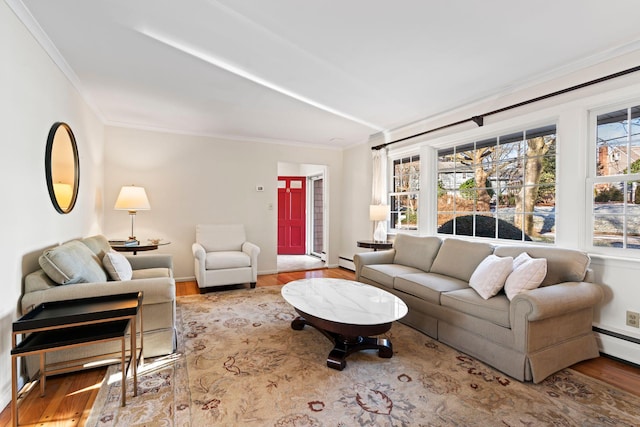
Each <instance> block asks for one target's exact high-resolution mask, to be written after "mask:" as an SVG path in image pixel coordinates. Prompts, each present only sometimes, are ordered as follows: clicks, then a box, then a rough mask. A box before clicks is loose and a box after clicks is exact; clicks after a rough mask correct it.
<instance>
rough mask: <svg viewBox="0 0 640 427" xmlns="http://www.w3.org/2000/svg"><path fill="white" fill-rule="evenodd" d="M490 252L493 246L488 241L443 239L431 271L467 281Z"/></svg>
mask: <svg viewBox="0 0 640 427" xmlns="http://www.w3.org/2000/svg"><path fill="white" fill-rule="evenodd" d="M492 253H493V246H492V245H491V244H489V243H483V242H470V241H466V240H460V239H452V238H450V239H445V240H444V241H443V242H442V245H441V246H440V250H439V251H438V255H437V256H436V259H435V260H433V265H432V266H431V273H438V274H443V275H445V276H450V277H455V278H456V279H460V280H464V281H465V282H468V281H469V279H470V278H471V275H472V274H473V272H474V271H475V270H476V268H477V267H478V265H480V263H481V262H482V260H484V259H485V258H486V257H488V256H489V255H491V254H492ZM501 256H506V255H501Z"/></svg>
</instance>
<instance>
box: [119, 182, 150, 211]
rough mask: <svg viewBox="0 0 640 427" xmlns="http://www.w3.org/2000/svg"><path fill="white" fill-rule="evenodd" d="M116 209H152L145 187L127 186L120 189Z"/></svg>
mask: <svg viewBox="0 0 640 427" xmlns="http://www.w3.org/2000/svg"><path fill="white" fill-rule="evenodd" d="M114 209H116V210H121V211H148V210H149V209H151V205H149V199H148V198H147V193H146V192H145V191H144V187H136V186H135V185H125V186H123V187H122V189H120V194H119V195H118V199H117V200H116V205H115V206H114Z"/></svg>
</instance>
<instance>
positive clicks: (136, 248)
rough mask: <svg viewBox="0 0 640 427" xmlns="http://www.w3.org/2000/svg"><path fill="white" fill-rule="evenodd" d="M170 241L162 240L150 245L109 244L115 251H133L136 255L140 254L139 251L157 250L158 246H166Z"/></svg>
mask: <svg viewBox="0 0 640 427" xmlns="http://www.w3.org/2000/svg"><path fill="white" fill-rule="evenodd" d="M170 243H171V242H160V243H156V244H148V245H144V244H137V245H125V244H122V243H114V242H109V245H110V246H111V248H112V249H113V250H114V251H118V252H133V254H134V255H138V252H144V251H155V250H156V249H158V246H164V245H168V244H170Z"/></svg>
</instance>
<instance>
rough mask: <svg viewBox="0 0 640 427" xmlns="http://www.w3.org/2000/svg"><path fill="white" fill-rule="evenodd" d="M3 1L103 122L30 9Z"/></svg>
mask: <svg viewBox="0 0 640 427" xmlns="http://www.w3.org/2000/svg"><path fill="white" fill-rule="evenodd" d="M5 3H6V4H7V6H9V8H11V10H12V11H13V13H14V14H15V15H16V17H17V18H18V19H19V20H20V21H21V22H22V24H23V25H24V26H25V28H26V29H27V31H29V32H30V33H31V35H32V36H33V38H34V39H35V40H36V42H37V43H38V44H39V45H40V47H42V49H43V50H44V51H45V52H46V53H47V55H48V56H49V58H51V60H52V61H53V62H54V64H56V66H57V67H58V68H59V69H60V71H61V72H62V74H64V76H65V77H66V78H67V80H69V82H70V83H71V85H72V86H73V87H74V88H75V89H76V91H78V93H79V94H80V97H81V98H82V99H83V100H84V102H85V103H86V104H87V105H88V106H89V108H90V109H91V110H92V111H93V112H94V113H95V114H96V116H98V118H99V119H100V121H101V122H102V123H103V124H105V118H104V115H103V114H102V112H101V111H100V109H99V108H98V107H97V105H96V104H95V102H93V100H92V99H91V97H90V96H89V95H88V94H87V92H86V90H84V88H83V86H82V83H81V82H80V79H79V78H78V76H77V75H76V73H75V72H74V71H73V69H72V68H71V67H70V66H69V64H68V63H67V61H66V60H65V59H64V57H63V56H62V54H61V53H60V51H59V50H58V48H57V47H56V46H55V45H54V44H53V42H52V41H51V39H50V38H49V36H48V35H47V33H46V32H45V31H44V30H43V29H42V27H41V26H40V24H39V23H38V21H36V19H35V18H34V17H33V15H32V14H31V11H30V10H29V8H27V6H26V5H25V4H24V3H23V2H22V1H21V0H5Z"/></svg>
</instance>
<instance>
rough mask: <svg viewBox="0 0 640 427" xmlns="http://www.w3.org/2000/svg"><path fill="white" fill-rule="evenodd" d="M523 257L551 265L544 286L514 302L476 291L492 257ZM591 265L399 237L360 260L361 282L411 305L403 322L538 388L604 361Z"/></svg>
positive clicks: (551, 251) (534, 251) (580, 259)
mask: <svg viewBox="0 0 640 427" xmlns="http://www.w3.org/2000/svg"><path fill="white" fill-rule="evenodd" d="M522 252H526V253H527V254H528V255H529V256H530V257H532V258H534V259H535V258H546V260H547V261H546V275H544V272H543V273H542V274H543V276H541V277H544V279H543V280H542V283H541V285H540V286H539V287H537V288H535V289H532V290H527V291H524V292H522V293H519V294H517V295H515V296H512V299H511V300H510V299H509V298H507V295H506V294H505V292H504V291H499V293H498V294H497V295H495V296H492V297H489V298H488V299H484V298H483V297H481V296H480V295H479V293H478V292H477V291H476V289H474V288H471V287H470V285H469V280H470V278H471V277H472V275H473V274H474V272H475V271H476V268H478V266H479V265H480V264H481V263H482V262H483V260H485V258H487V257H488V256H489V255H491V254H493V255H496V256H498V257H501V259H504V258H505V257H513V258H516V257H517V256H518V255H519V254H521V253H522ZM524 256H526V255H524ZM589 262H590V260H589V257H588V255H587V254H585V253H583V252H580V251H575V250H569V249H560V248H554V247H547V246H534V245H531V246H524V245H518V246H507V245H504V246H494V245H491V244H489V243H484V242H477V241H465V240H461V239H455V238H448V239H440V238H439V237H436V236H430V237H417V236H410V235H405V234H399V235H398V236H396V239H395V241H394V247H393V249H391V250H388V251H379V252H368V253H360V254H356V255H355V257H354V264H355V267H356V280H358V281H360V282H363V283H368V284H371V285H374V286H377V287H379V288H382V289H385V290H387V291H389V292H391V293H393V294H395V295H397V296H398V297H400V298H401V299H402V300H403V301H404V302H405V303H406V304H407V305H408V306H409V313H408V315H407V316H406V317H405V318H404V319H402V320H401V321H402V322H403V323H406V324H407V325H410V326H412V327H414V328H416V329H418V330H420V331H422V332H424V333H425V334H427V335H429V336H431V337H433V338H435V339H438V340H439V341H441V342H443V343H445V344H448V345H450V346H452V347H454V348H456V349H458V350H460V351H462V352H464V353H466V354H469V355H471V356H473V357H475V358H477V359H479V360H482V361H483V362H485V363H487V364H489V365H491V366H493V367H495V368H497V369H499V370H500V371H502V372H504V373H505V374H507V375H510V376H511V377H513V378H516V379H518V380H520V381H530V380H532V381H533V382H535V383H538V382H540V381H542V380H543V379H545V378H546V377H547V376H549V375H550V374H552V373H554V372H556V371H558V370H560V369H563V368H566V367H568V366H570V365H572V364H574V363H577V362H579V361H582V360H586V359H590V358H594V357H597V356H598V355H599V352H598V347H597V344H596V340H595V336H594V334H593V332H592V322H593V307H594V306H595V305H596V304H598V302H600V301H601V299H602V298H603V291H602V289H601V287H600V286H599V285H596V284H594V283H590V280H591V272H590V270H589ZM476 277H477V276H476Z"/></svg>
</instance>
